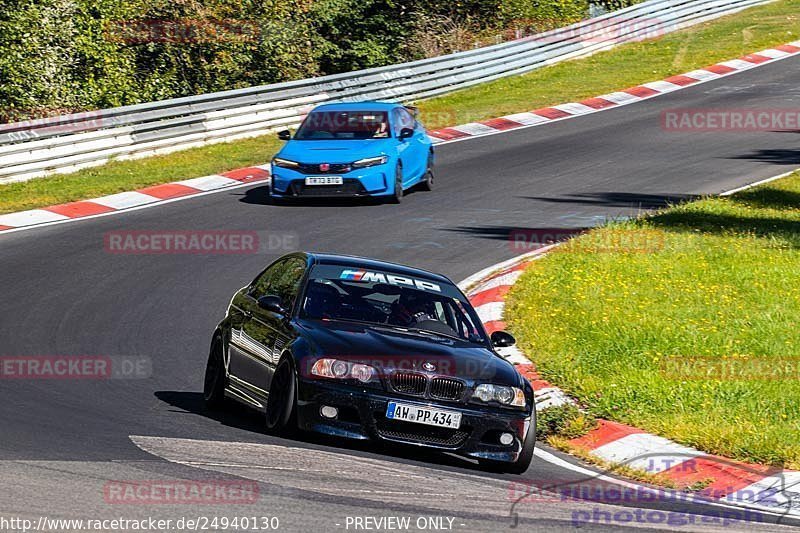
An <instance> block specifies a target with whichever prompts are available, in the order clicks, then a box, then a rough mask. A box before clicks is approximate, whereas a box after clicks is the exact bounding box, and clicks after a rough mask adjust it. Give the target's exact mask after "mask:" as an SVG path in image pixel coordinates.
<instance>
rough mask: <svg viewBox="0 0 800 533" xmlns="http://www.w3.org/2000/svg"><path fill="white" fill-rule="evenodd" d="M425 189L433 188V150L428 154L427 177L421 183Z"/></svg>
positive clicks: (421, 186) (420, 185) (421, 187)
mask: <svg viewBox="0 0 800 533" xmlns="http://www.w3.org/2000/svg"><path fill="white" fill-rule="evenodd" d="M419 187H420V189H422V190H423V191H432V190H433V152H431V153H430V154H429V155H428V166H427V169H426V170H425V179H423V180H422V182H421V183H420V184H419Z"/></svg>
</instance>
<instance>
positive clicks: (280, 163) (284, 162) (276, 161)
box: [272, 157, 300, 168]
mask: <svg viewBox="0 0 800 533" xmlns="http://www.w3.org/2000/svg"><path fill="white" fill-rule="evenodd" d="M272 164H273V165H275V166H276V167H281V168H299V167H300V163H298V162H296V161H290V160H288V159H282V158H280V157H275V158H273V159H272Z"/></svg>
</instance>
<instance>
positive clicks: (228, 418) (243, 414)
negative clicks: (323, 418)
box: [155, 391, 517, 479]
mask: <svg viewBox="0 0 800 533" xmlns="http://www.w3.org/2000/svg"><path fill="white" fill-rule="evenodd" d="M155 396H156V398H158V399H159V400H161V401H162V402H165V403H167V404H169V405H171V406H173V407H175V408H177V409H180V410H181V411H182V412H186V413H191V414H196V415H200V416H204V417H206V418H209V419H211V420H214V421H216V422H218V423H220V424H222V425H223V426H228V427H231V428H235V429H240V430H244V431H248V432H251V433H254V434H256V435H261V436H263V437H264V438H265V439H266V438H269V439H280V440H282V441H289V442H295V443H296V444H297V445H298V446H301V447H302V446H304V445H317V446H324V447H326V448H335V450H333V451H338V452H342V453H347V452H364V453H373V454H380V455H382V456H383V458H386V459H387V460H391V459H399V460H406V461H415V462H420V463H429V464H433V465H436V466H437V467H448V468H459V469H467V470H472V471H475V472H482V473H487V474H490V475H496V476H497V477H502V478H504V479H505V478H506V477H507V475H505V474H501V473H498V472H495V471H494V470H492V469H489V468H486V467H483V466H479V465H478V464H477V462H474V461H471V460H469V459H466V458H464V457H460V456H456V455H452V454H447V453H442V452H436V451H433V450H428V449H424V448H419V447H415V446H410V445H409V446H404V445H402V444H395V443H392V444H388V443H386V444H384V443H380V442H375V441H367V440H365V441H357V440H350V439H343V438H335V437H329V436H327V435H322V434H318V433H309V432H298V433H297V434H296V435H295V436H293V437H292V438H291V439H286V438H285V437H275V436H273V435H270V434H269V433H268V432H267V430H266V426H265V421H264V416H263V415H259V413H257V412H256V411H254V410H250V409H246V408H238V407H237V406H236V405H235V404H234V403H233V402H231V401H228V402H226V404H225V405H224V406H223V407H222V408H220V409H217V410H210V409H207V408H206V406H205V402H204V401H203V393H202V392H185V391H157V392H155ZM508 476H509V477H510V478H511V479H514V478H517V476H514V475H508Z"/></svg>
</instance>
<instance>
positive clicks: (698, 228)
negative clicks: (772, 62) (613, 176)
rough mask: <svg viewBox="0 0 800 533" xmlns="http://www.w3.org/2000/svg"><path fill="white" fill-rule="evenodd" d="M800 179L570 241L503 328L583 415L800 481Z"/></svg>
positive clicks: (536, 268) (529, 274)
mask: <svg viewBox="0 0 800 533" xmlns="http://www.w3.org/2000/svg"><path fill="white" fill-rule="evenodd" d="M799 278H800V174H795V175H792V176H790V177H788V178H784V179H782V180H779V181H776V182H773V183H770V184H767V185H763V186H761V187H758V188H754V189H751V190H747V191H744V192H740V193H738V194H736V195H734V196H732V197H729V198H719V197H713V198H705V199H700V200H697V201H693V202H689V203H686V204H682V205H679V206H673V207H671V208H669V209H666V210H663V211H661V212H658V213H656V214H654V215H651V216H647V217H644V218H641V219H639V220H635V221H626V222H616V223H612V224H610V225H608V226H605V227H602V228H598V229H596V230H592V231H590V232H589V233H587V234H585V235H583V236H581V237H578V238H576V239H574V240H573V241H570V242H569V243H567V244H565V245H564V246H562V247H559V248H557V249H556V250H555V251H554V252H552V253H551V254H549V255H548V256H547V257H545V258H543V259H542V260H540V261H536V262H535V263H533V264H532V266H531V267H530V268H529V269H528V270H526V272H525V274H524V275H523V276H522V278H521V279H520V281H519V282H518V283H517V284H516V285H515V287H514V288H513V290H512V291H511V293H510V297H509V305H508V307H507V310H506V315H507V316H506V319H507V320H508V321H509V323H510V327H511V329H512V330H513V331H514V333H515V334H516V335H517V336H518V338H519V339H520V343H521V346H522V348H523V349H524V350H525V351H526V353H528V354H531V356H532V357H533V359H534V362H535V363H536V364H537V368H538V370H539V372H540V373H541V374H542V375H543V376H544V377H545V378H546V379H547V380H548V381H551V382H553V383H556V384H558V385H559V386H561V387H562V388H564V389H565V390H566V391H567V392H568V393H569V394H571V395H573V396H575V397H576V398H577V399H578V400H579V401H580V403H581V404H582V405H584V406H585V407H586V409H587V411H588V413H589V414H590V415H593V416H596V417H601V418H607V419H611V420H616V421H619V422H623V423H626V424H631V425H634V426H637V427H640V428H643V429H645V430H647V431H650V432H653V433H656V434H659V435H663V436H665V437H668V438H670V439H673V440H675V441H677V442H680V443H683V444H686V445H689V446H694V447H697V448H699V449H701V450H704V451H706V452H710V453H715V454H720V455H724V456H727V457H731V458H735V459H740V460H744V461H751V462H756V463H762V464H770V465H775V466H784V467H787V468H793V469H798V468H800V328H798V327H797V324H800V284H798V282H797V280H798V279H799Z"/></svg>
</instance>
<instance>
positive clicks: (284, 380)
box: [265, 358, 297, 437]
mask: <svg viewBox="0 0 800 533" xmlns="http://www.w3.org/2000/svg"><path fill="white" fill-rule="evenodd" d="M296 384H297V380H296V379H295V372H294V368H293V367H292V364H291V362H290V361H289V359H288V358H283V359H282V360H281V362H280V363H278V368H277V369H276V370H275V374H274V375H273V376H272V383H271V384H270V387H269V398H268V399H267V409H266V413H265V418H266V425H267V431H269V432H270V433H272V434H274V435H280V436H284V437H289V436H292V435H293V434H294V433H295V432H296V431H297V390H296V388H297V385H296Z"/></svg>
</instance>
